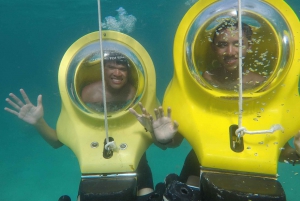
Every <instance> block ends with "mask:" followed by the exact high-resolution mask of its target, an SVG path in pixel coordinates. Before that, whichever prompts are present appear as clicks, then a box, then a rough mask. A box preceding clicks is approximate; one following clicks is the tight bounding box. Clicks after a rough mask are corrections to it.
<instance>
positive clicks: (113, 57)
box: [81, 50, 136, 112]
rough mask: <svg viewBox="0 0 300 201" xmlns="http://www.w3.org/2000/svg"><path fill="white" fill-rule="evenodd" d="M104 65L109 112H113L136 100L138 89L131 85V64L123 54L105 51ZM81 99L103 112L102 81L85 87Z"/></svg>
mask: <svg viewBox="0 0 300 201" xmlns="http://www.w3.org/2000/svg"><path fill="white" fill-rule="evenodd" d="M103 63H104V81H105V95H106V103H107V111H108V112H113V111H116V110H119V109H121V108H123V107H124V106H125V105H126V104H128V102H130V101H131V100H132V99H133V98H134V96H135V94H136V88H135V87H134V86H133V85H132V84H131V83H129V76H130V74H131V73H130V64H129V62H128V59H127V58H126V57H125V56H124V55H123V54H121V53H119V52H116V51H112V50H111V51H108V50H105V51H104V60H103ZM81 98H82V101H83V102H84V103H86V104H87V105H88V106H89V107H90V108H92V109H95V110H97V111H100V112H101V111H103V86H102V80H99V81H97V82H93V83H91V84H89V85H87V86H85V87H84V88H83V90H82V92H81Z"/></svg>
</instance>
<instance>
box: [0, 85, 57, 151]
mask: <svg viewBox="0 0 300 201" xmlns="http://www.w3.org/2000/svg"><path fill="white" fill-rule="evenodd" d="M20 92H21V94H22V97H23V99H24V101H25V104H24V103H23V101H21V100H20V99H19V98H18V97H17V96H16V95H14V94H13V93H10V94H9V96H10V98H11V99H10V98H6V102H7V103H8V104H9V105H11V106H12V107H13V108H14V109H10V108H7V107H5V108H4V110H5V111H7V112H9V113H11V114H14V115H16V116H17V117H19V118H20V119H22V120H23V121H25V122H26V123H28V124H30V125H33V126H34V127H35V128H36V129H37V131H38V132H39V133H40V135H41V136H42V137H43V138H44V140H46V142H48V143H49V144H50V145H51V146H52V147H53V148H59V147H61V146H62V145H63V144H62V143H61V142H60V141H59V140H58V138H57V134H56V130H54V129H52V128H51V127H50V126H49V125H48V124H47V123H46V121H45V120H44V109H43V104H42V95H39V96H38V99H37V106H34V105H33V104H32V103H31V101H30V100H29V98H28V96H27V94H26V93H25V91H24V90H23V89H20Z"/></svg>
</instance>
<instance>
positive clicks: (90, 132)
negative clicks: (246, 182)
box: [0, 0, 300, 201]
mask: <svg viewBox="0 0 300 201" xmlns="http://www.w3.org/2000/svg"><path fill="white" fill-rule="evenodd" d="M241 1H242V9H244V10H243V11H242V12H241V15H240V13H239V12H238V11H237V10H232V7H234V9H237V7H238V0H220V1H217V0H150V1H145V0H131V1H121V0H101V1H100V4H98V2H97V0H85V1H82V0H72V1H70V0H48V1H45V0H27V1H20V0H14V1H8V0H0V45H1V49H0V52H1V56H0V61H1V65H2V67H1V69H2V73H1V75H0V76H1V79H0V80H1V85H0V87H1V90H0V97H1V98H2V102H1V103H0V104H1V106H2V108H3V109H2V113H1V115H0V119H1V121H0V122H1V126H2V131H1V134H0V141H1V146H0V147H1V148H0V159H1V162H0V175H1V181H0V186H1V191H0V192H1V196H0V200H3V201H22V200H24V201H25V200H26V201H27V200H33V201H34V200H39V201H50V200H51V201H52V200H58V199H59V198H60V197H61V196H62V195H68V196H70V198H71V200H77V196H78V194H79V191H80V190H79V186H80V185H81V184H82V183H81V182H82V180H81V179H82V178H81V176H82V175H93V174H96V173H97V174H102V173H103V174H110V173H123V172H132V171H135V170H136V168H137V165H138V162H139V159H140V158H141V157H142V156H145V155H143V154H144V152H145V151H146V154H147V159H146V160H147V161H148V164H149V167H150V169H151V171H152V177H153V185H154V187H155V185H156V184H158V183H161V182H164V180H165V178H166V176H167V175H169V174H171V173H174V174H177V175H180V173H181V170H182V168H183V166H184V162H185V160H186V157H187V155H188V154H189V153H191V152H190V151H191V150H192V149H193V150H194V152H193V153H195V154H196V155H197V156H196V155H195V157H198V160H199V161H200V162H201V165H202V166H203V170H204V172H206V173H207V172H210V171H215V170H217V171H219V170H222V171H223V170H224V171H225V172H226V171H228V172H230V173H232V172H246V173H250V174H251V175H258V176H259V177H261V176H262V177H264V176H265V175H267V176H269V175H272V176H274V178H277V180H278V181H279V183H280V184H281V185H282V187H283V190H284V192H285V196H286V200H287V201H297V200H299V197H300V191H299V187H300V175H299V173H300V163H299V160H298V158H297V160H294V159H292V158H281V157H280V158H279V155H280V153H281V152H284V151H285V150H292V151H294V144H293V141H294V135H296V134H297V131H298V130H300V129H299V128H300V126H299V125H298V119H299V118H300V116H299V114H300V111H299V106H298V103H297V101H299V100H298V99H299V89H298V88H299V87H298V86H299V66H300V58H299V57H300V52H299V51H300V36H299V35H300V30H299V28H300V26H299V25H300V24H299V16H300V2H299V1H298V0H273V1H276V2H272V1H271V0H265V1H264V0H261V1H260V0H251V1H250V0H241ZM243 6H244V7H243ZM281 12H282V13H283V14H281ZM238 17H241V19H242V22H243V23H241V24H240V23H239V21H238ZM100 22H101V29H100V31H101V33H99V32H98V31H99V23H100ZM239 27H241V28H240V30H242V32H243V33H242V34H243V35H239V34H240V32H239V31H238V28H239ZM100 36H102V38H101V40H103V41H101V42H102V43H101V46H100V47H101V48H103V49H101V51H100V48H99V42H98V41H99V37H100ZM239 44H242V45H239ZM102 50H103V51H102ZM233 52H235V53H233ZM227 54H228V55H231V56H227ZM232 55H233V56H232ZM102 56H103V59H101V58H102ZM238 57H239V58H238ZM239 63H242V64H240V65H239ZM101 65H104V67H105V68H102V69H101V67H100V66H101ZM237 66H240V68H241V69H243V70H240V71H239V72H238V70H237V68H238V67H237ZM223 67H224V69H223ZM104 69H106V70H104ZM100 70H102V71H101V72H100ZM88 72H89V73H88ZM90 72H92V73H90ZM115 72H118V75H119V77H122V79H121V78H120V79H119V78H116V77H114V76H115V75H114V73H115ZM220 72H221V73H220ZM232 72H237V73H232ZM110 73H111V74H113V76H112V78H111V80H108V81H107V80H105V84H104V82H101V81H99V80H101V79H102V78H104V76H110V75H111V74H110ZM238 73H240V74H238ZM125 75H126V76H127V77H126V76H125ZM101 76H103V77H101ZM239 76H240V77H239ZM241 77H242V79H241ZM118 79H119V80H118ZM127 82H128V83H130V85H128V84H127ZM103 85H104V86H103ZM105 85H109V87H111V88H114V89H116V88H118V86H120V85H124V86H125V87H124V88H125V89H126V90H125V92H124V91H123V92H124V93H123V92H120V91H118V90H115V91H118V93H115V95H114V96H115V97H117V100H113V101H110V100H111V99H112V94H109V93H107V92H106V102H105V101H103V102H102V98H103V97H102V96H103V95H104V94H105V93H104V94H103V93H102V90H100V88H98V91H97V93H92V95H94V96H93V99H89V97H88V96H89V95H91V94H90V91H89V88H88V87H90V88H91V87H92V88H93V87H97V86H103V88H102V89H103V90H104V88H105ZM20 89H23V90H24V91H25V93H26V94H27V96H28V98H29V100H27V102H26V100H25V101H24V100H23V98H24V91H23V90H21V91H20ZM106 89H107V90H108V88H106ZM99 91H100V92H99ZM104 91H105V90H104ZM241 91H242V92H243V98H240V96H241V94H240V92H241ZM98 92H99V94H100V95H99V94H98ZM10 93H13V94H15V95H16V96H17V97H19V98H20V99H21V101H22V102H18V100H17V99H14V98H13V96H12V95H10ZM95 94H96V95H95ZM22 95H23V98H22ZM40 95H42V96H40ZM97 95H99V96H97ZM99 97H100V98H101V101H100V102H101V103H99V101H95V99H98V98H99ZM124 97H125V98H124ZM7 98H10V99H11V100H12V101H13V102H15V103H12V102H10V103H9V101H8V99H7ZM100 98H99V99H100ZM29 101H30V102H31V103H32V104H33V105H35V106H38V107H39V106H41V104H42V107H43V108H42V109H41V108H40V109H41V110H39V111H40V113H35V111H33V108H31V109H32V111H29V113H30V112H31V114H33V116H32V117H34V118H35V117H36V116H34V115H40V114H42V113H43V115H44V119H45V122H47V124H48V125H49V129H48V131H49V130H51V131H50V132H55V134H54V135H56V131H55V130H57V135H58V138H59V140H60V142H53V143H52V142H51V139H49V138H48V137H47V135H44V136H43V134H39V132H41V130H38V129H36V128H34V126H32V125H30V124H32V122H34V120H35V119H34V118H33V119H30V116H29V117H28V116H27V118H26V115H25V117H22V118H24V121H25V122H24V121H22V120H21V119H20V118H18V115H19V113H18V112H19V111H20V107H21V106H23V105H24V104H25V102H26V103H27V104H28V103H29ZM243 101H244V102H243ZM139 102H141V103H142V104H143V105H144V106H145V108H146V109H147V110H148V112H149V113H151V114H152V115H153V118H154V120H155V119H156V118H157V117H159V116H160V115H161V114H158V113H156V114H155V112H154V108H157V107H158V106H160V105H162V107H163V108H164V110H165V111H164V115H165V116H168V112H167V108H168V107H171V117H172V121H171V122H168V123H170V124H171V125H173V126H174V127H172V128H171V130H172V129H175V130H176V131H177V129H178V133H181V134H182V136H183V138H180V137H179V138H180V139H179V143H178V144H176V143H175V141H176V140H177V139H175V140H174V139H171V142H172V143H174V144H176V145H174V146H171V145H170V146H169V143H170V141H162V142H161V141H159V140H157V139H156V140H154V141H155V142H154V143H152V137H153V136H152V135H151V134H150V133H152V132H151V128H150V129H149V128H148V127H147V126H145V125H143V126H144V127H145V128H144V127H143V126H141V125H140V123H139V121H138V120H140V119H138V120H137V119H136V118H135V116H134V115H133V114H131V113H132V111H130V109H129V108H133V109H134V110H136V111H137V113H139V114H141V113H142V111H141V109H140V107H139V104H138V103H139ZM240 103H242V104H240ZM241 107H242V108H241ZM4 108H10V109H4ZM278 108H279V109H278ZM29 109H30V108H29ZM129 111H130V112H129ZM280 112H282V113H280ZM298 113H299V114H298ZM160 117H162V116H160ZM140 118H141V117H140ZM25 119H27V121H26V120H25ZM107 120H108V122H107ZM174 120H175V121H176V122H177V123H178V125H177V123H176V122H175V123H174ZM26 122H27V123H26ZM45 122H43V123H45ZM82 122H83V123H82ZM107 123H108V124H109V129H108V130H110V134H111V135H112V136H113V137H114V138H115V139H116V142H117V146H118V147H119V148H116V149H114V148H112V149H113V150H114V151H113V153H111V152H107V153H106V151H105V148H103V150H104V151H103V150H102V147H106V144H105V142H104V145H103V140H107V141H108V137H107V138H106V137H105V134H103V133H105V132H108V131H107V129H106V126H107V125H106V124H107ZM242 124H243V126H241V125H242ZM128 125H130V126H128ZM131 125H132V126H131ZM168 125H169V124H168ZM177 126H178V128H177ZM129 127H130V128H129ZM246 127H247V128H248V130H247V129H246ZM47 128H48V127H47ZM52 129H54V130H52ZM145 129H146V130H145ZM165 129H167V128H165ZM240 129H242V130H240ZM224 130H225V132H224V133H225V134H224V135H221V134H220V133H222V132H223V131H224ZM228 130H229V133H230V134H228ZM252 130H254V131H252ZM257 130H259V131H257ZM147 131H150V132H147ZM172 131H173V130H172ZM256 131H257V132H256ZM97 132H98V133H97ZM99 133H101V138H100V139H99V142H98V138H97V136H99ZM127 133H130V134H128V135H127ZM232 133H233V134H232ZM258 133H260V134H261V133H263V134H261V135H255V134H258ZM271 133H274V134H271ZM102 134H103V135H102ZM198 134H199V135H198ZM235 134H236V135H235ZM247 134H249V135H247ZM251 134H253V135H251ZM225 135H226V136H225ZM95 136H96V137H95ZM176 136H178V135H177V134H176ZM224 136H225V137H224ZM95 138H97V140H96V141H95V140H94V139H95ZM296 139H297V137H296ZM299 139H300V136H299V135H298V140H299ZM118 140H119V141H118ZM107 141H106V143H107ZM109 141H110V140H109ZM227 141H228V142H227ZM125 142H126V143H125ZM286 142H288V143H289V145H290V146H291V147H289V146H288V145H286V144H285V143H286ZM62 145H65V146H62ZM85 146H86V147H88V148H85ZM108 146H114V145H108ZM133 147H134V148H133ZM299 148H300V143H299ZM129 150H131V152H129ZM294 153H295V154H294V156H295V157H297V156H296V155H297V153H298V152H294ZM102 154H103V158H104V159H101V160H99V161H97V160H98V159H97V157H98V155H99V157H102ZM111 154H112V155H111ZM122 154H123V155H122ZM119 155H121V157H120V158H117V159H116V156H119ZM114 156H115V159H113V158H114ZM123 156H124V157H123ZM189 156H190V154H189ZM95 158H96V159H95ZM110 158H111V159H110ZM278 158H279V159H278ZM144 159H145V158H143V160H144ZM196 159H197V158H196ZM122 160H123V161H122ZM126 160H127V161H126ZM103 161H104V162H103ZM120 161H121V162H120ZM194 162H195V164H196V166H197V164H198V163H197V161H194ZM297 163H298V164H297ZM222 171H221V172H222ZM87 178H88V177H87ZM238 182H241V183H242V182H243V181H238ZM236 185H237V186H239V184H238V183H237V184H236ZM255 196H256V195H255ZM249 200H251V199H250V198H249Z"/></svg>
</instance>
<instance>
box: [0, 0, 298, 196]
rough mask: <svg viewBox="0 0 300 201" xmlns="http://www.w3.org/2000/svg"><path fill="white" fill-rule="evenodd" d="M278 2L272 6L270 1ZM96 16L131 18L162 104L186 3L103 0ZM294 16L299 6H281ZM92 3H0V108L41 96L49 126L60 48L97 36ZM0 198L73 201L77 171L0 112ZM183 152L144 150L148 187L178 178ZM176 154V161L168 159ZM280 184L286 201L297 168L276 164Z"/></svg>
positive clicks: (184, 148)
mask: <svg viewBox="0 0 300 201" xmlns="http://www.w3.org/2000/svg"><path fill="white" fill-rule="evenodd" d="M276 1H279V0H276ZM101 2H102V17H103V18H104V17H105V16H116V15H117V12H116V10H117V9H118V8H119V7H123V8H124V9H126V11H127V13H128V14H131V15H133V16H135V17H136V19H137V22H136V24H135V27H134V30H133V31H132V32H131V33H128V35H130V36H131V37H133V38H135V39H136V40H137V41H139V42H140V43H141V44H142V45H143V46H144V47H145V49H146V50H147V51H148V53H149V54H150V56H151V58H152V60H153V62H154V65H155V68H156V74H157V79H156V81H157V97H158V99H159V100H162V99H163V94H164V92H165V89H166V87H167V85H168V83H169V81H170V80H171V78H172V75H173V61H172V51H173V41H174V35H175V32H176V29H177V26H178V24H179V22H180V20H181V19H182V18H183V16H184V14H185V13H186V12H187V10H188V9H189V8H190V6H188V5H186V4H185V3H186V2H187V0H149V1H145V0H131V1H124V0H106V1H104V0H103V1H101ZM286 2H287V3H289V4H290V6H291V7H292V8H293V9H294V11H295V13H296V14H297V15H298V16H299V15H300V13H299V11H300V2H299V1H298V0H287V1H286ZM97 30H98V21H97V1H96V0H85V1H83V0H48V1H45V0H26V1H24V0H0V55H1V56H0V65H1V72H2V73H1V74H0V82H1V84H0V97H1V100H2V101H0V105H1V107H2V108H4V107H5V106H7V105H6V102H5V98H6V97H7V96H8V94H9V93H10V92H14V93H18V90H19V89H20V88H24V89H25V90H26V92H27V93H28V95H29V97H30V98H31V100H32V102H33V103H34V104H36V97H37V95H38V94H43V104H44V108H45V119H46V120H47V122H48V123H49V124H50V125H51V126H52V127H55V124H56V120H57V118H58V116H59V112H60V107H61V105H60V96H59V91H58V84H57V73H58V67H59V64H60V61H61V58H62V56H63V54H64V53H65V51H66V50H67V48H68V47H69V46H70V45H71V44H72V43H73V42H75V41H76V40H77V39H78V38H80V37H82V36H83V35H85V34H87V33H90V32H93V31H97ZM0 114H1V115H0V122H1V132H0V133H1V134H0V143H1V145H0V178H1V179H0V200H3V201H21V200H26V201H27V200H32V201H35V200H38V201H52V200H57V199H58V198H59V197H60V196H61V195H63V194H68V195H70V196H71V197H72V200H75V197H76V194H77V190H78V185H79V179H80V170H79V167H78V163H77V159H76V157H75V156H74V154H73V153H72V152H71V151H70V150H69V149H68V148H67V147H62V148H60V149H57V150H54V149H53V148H51V147H50V146H49V145H48V144H47V143H46V142H45V141H44V140H43V139H42V138H41V137H40V136H39V135H38V133H37V132H36V131H35V130H34V129H33V128H32V127H30V126H28V125H26V124H25V123H23V122H21V121H19V120H18V119H17V117H14V116H12V115H11V114H8V113H6V112H5V111H4V110H3V111H2V112H1V113H0ZM189 150H190V146H189V145H188V143H187V142H186V141H184V143H183V144H182V145H181V146H180V147H179V148H177V149H169V150H167V151H161V150H159V149H158V148H156V147H155V146H151V147H150V148H149V150H148V160H149V162H150V166H151V168H152V170H153V175H154V182H155V183H157V182H161V181H163V179H164V177H165V176H166V175H167V174H168V173H172V172H175V173H179V172H180V170H181V167H182V164H183V161H184V158H185V156H186V154H187V152H188V151H189ZM175 156H176V160H174V158H175ZM278 172H279V175H280V177H279V180H280V181H281V183H282V185H283V186H284V189H285V191H286V194H287V200H289V201H297V200H298V197H300V191H299V190H298V189H299V185H300V175H297V173H300V166H296V167H293V166H291V165H289V164H280V165H279V170H278Z"/></svg>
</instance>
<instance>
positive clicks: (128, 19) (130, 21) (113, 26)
mask: <svg viewBox="0 0 300 201" xmlns="http://www.w3.org/2000/svg"><path fill="white" fill-rule="evenodd" d="M116 11H117V12H118V15H117V16H116V17H112V16H107V17H105V20H104V22H102V28H103V29H108V30H115V31H122V32H127V33H130V32H132V31H133V30H134V27H135V23H136V21H137V19H136V17H134V16H133V15H128V14H127V11H126V10H125V9H124V8H122V7H120V8H118V9H117V10H116Z"/></svg>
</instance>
